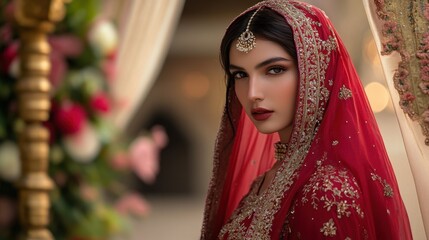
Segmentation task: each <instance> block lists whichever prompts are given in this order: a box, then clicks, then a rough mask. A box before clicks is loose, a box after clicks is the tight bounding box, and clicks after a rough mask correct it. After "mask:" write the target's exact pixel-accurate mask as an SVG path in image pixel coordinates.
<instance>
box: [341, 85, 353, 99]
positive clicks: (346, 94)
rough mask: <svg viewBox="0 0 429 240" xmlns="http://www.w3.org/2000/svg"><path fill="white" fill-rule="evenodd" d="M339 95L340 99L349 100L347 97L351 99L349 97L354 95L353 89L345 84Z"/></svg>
mask: <svg viewBox="0 0 429 240" xmlns="http://www.w3.org/2000/svg"><path fill="white" fill-rule="evenodd" d="M338 97H339V98H340V99H344V100H347V99H349V98H351V97H352V91H351V90H350V89H348V88H346V86H345V85H343V86H342V87H341V88H340V93H339V94H338Z"/></svg>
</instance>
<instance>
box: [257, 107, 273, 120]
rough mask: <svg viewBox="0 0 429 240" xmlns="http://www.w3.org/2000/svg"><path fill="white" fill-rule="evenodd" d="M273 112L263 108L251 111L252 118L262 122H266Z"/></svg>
mask: <svg viewBox="0 0 429 240" xmlns="http://www.w3.org/2000/svg"><path fill="white" fill-rule="evenodd" d="M273 112H274V111H271V110H268V109H265V108H254V109H252V117H253V118H254V119H255V120H256V121H264V120H267V119H268V118H269V117H271V115H272V114H273Z"/></svg>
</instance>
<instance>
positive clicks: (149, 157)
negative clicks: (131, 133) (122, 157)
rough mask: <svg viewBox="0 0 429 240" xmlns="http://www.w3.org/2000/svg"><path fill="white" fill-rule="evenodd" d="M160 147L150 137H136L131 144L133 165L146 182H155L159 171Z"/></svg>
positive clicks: (130, 154) (130, 153)
mask: <svg viewBox="0 0 429 240" xmlns="http://www.w3.org/2000/svg"><path fill="white" fill-rule="evenodd" d="M158 151H159V149H158V147H157V146H156V144H155V142H154V141H153V140H152V139H150V138H149V137H139V138H136V139H135V140H134V141H133V143H132V144H131V146H130V151H129V156H130V163H131V167H132V168H133V170H134V172H135V173H136V174H137V176H138V177H139V178H140V179H141V180H143V181H144V182H146V183H153V182H154V181H155V177H156V175H157V174H158V171H159V156H158Z"/></svg>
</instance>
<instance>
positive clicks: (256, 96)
mask: <svg viewBox="0 0 429 240" xmlns="http://www.w3.org/2000/svg"><path fill="white" fill-rule="evenodd" d="M248 95H249V100H251V101H254V102H255V101H261V100H263V99H264V94H263V91H262V84H261V82H260V79H258V78H256V77H252V78H250V79H249V93H248Z"/></svg>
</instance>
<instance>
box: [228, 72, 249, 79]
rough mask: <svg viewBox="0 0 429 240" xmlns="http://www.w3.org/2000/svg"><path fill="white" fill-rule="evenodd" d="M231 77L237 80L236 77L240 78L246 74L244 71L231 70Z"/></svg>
mask: <svg viewBox="0 0 429 240" xmlns="http://www.w3.org/2000/svg"><path fill="white" fill-rule="evenodd" d="M231 75H232V77H233V78H234V79H235V80H237V79H242V78H245V77H246V76H247V75H246V73H244V72H233V73H231Z"/></svg>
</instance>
